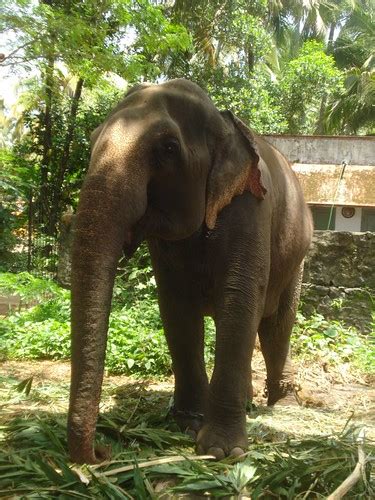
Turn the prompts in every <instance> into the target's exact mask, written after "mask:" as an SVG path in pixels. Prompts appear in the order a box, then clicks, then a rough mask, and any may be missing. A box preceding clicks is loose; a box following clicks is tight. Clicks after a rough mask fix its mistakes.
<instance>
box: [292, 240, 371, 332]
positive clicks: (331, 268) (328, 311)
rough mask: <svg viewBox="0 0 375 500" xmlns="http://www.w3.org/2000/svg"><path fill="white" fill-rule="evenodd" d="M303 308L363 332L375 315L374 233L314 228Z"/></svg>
mask: <svg viewBox="0 0 375 500" xmlns="http://www.w3.org/2000/svg"><path fill="white" fill-rule="evenodd" d="M301 307H302V311H303V312H304V313H305V314H311V313H312V312H313V310H316V311H317V312H318V313H321V314H322V315H323V316H325V317H326V318H329V319H339V320H341V321H344V322H345V323H347V324H349V325H352V326H355V327H357V328H358V329H359V330H360V331H363V332H364V333H369V332H371V331H373V320H372V315H374V314H375V233H349V232H339V231H314V237H313V243H312V245H311V249H310V251H309V254H308V256H307V258H306V261H305V271H304V277H303V288H302V306H301Z"/></svg>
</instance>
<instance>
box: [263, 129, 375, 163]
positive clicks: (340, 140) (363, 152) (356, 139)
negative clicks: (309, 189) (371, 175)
mask: <svg viewBox="0 0 375 500" xmlns="http://www.w3.org/2000/svg"><path fill="white" fill-rule="evenodd" d="M264 138H265V139H266V140H267V141H268V142H270V143H271V144H273V145H274V146H275V147H276V148H277V149H279V150H280V151H281V152H282V153H283V154H284V155H285V156H286V157H287V158H288V160H289V161H290V162H292V163H307V164H310V163H317V164H322V165H327V164H332V165H340V164H341V163H342V162H343V161H345V162H346V163H347V164H348V165H349V164H351V165H374V164H375V155H374V151H375V137H360V136H295V135H265V136H264Z"/></svg>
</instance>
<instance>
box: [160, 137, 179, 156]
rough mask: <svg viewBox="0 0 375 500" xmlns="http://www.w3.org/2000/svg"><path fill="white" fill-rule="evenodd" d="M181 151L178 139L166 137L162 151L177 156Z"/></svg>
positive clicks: (166, 154) (164, 153)
mask: <svg viewBox="0 0 375 500" xmlns="http://www.w3.org/2000/svg"><path fill="white" fill-rule="evenodd" d="M180 151H181V145H180V143H179V141H178V140H177V139H174V138H173V139H165V140H164V141H163V142H162V143H161V148H160V152H161V153H162V154H163V155H165V156H176V155H177V154H179V153H180Z"/></svg>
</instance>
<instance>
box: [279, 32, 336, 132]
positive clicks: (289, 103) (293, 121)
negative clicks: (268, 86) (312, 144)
mask: <svg viewBox="0 0 375 500" xmlns="http://www.w3.org/2000/svg"><path fill="white" fill-rule="evenodd" d="M341 86H342V75H341V72H340V71H339V70H338V69H337V68H336V67H335V62H334V59H333V57H332V56H329V55H327V54H325V52H324V47H323V44H322V43H319V42H316V41H308V42H305V44H304V45H303V47H302V48H301V50H300V52H299V54H298V56H297V57H296V58H295V59H292V60H291V61H290V62H289V63H288V64H287V65H286V67H285V69H284V71H283V73H282V78H281V79H280V98H281V104H282V110H283V114H284V116H285V117H286V120H287V122H288V129H287V131H288V132H289V133H291V134H297V133H302V134H314V133H316V131H317V128H318V125H319V120H322V116H321V114H322V113H324V107H323V108H322V106H323V105H324V102H325V101H326V100H327V99H329V98H331V96H333V95H334V94H335V93H337V92H338V91H339V89H340V88H341ZM322 103H323V104H322Z"/></svg>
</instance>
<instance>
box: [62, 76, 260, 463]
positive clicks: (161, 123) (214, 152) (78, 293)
mask: <svg viewBox="0 0 375 500" xmlns="http://www.w3.org/2000/svg"><path fill="white" fill-rule="evenodd" d="M92 139H93V144H92V155H91V162H90V167H89V170H88V173H87V176H86V179H85V182H84V185H83V188H82V191H81V196H80V202H79V207H78V211H77V215H76V220H75V227H74V243H73V253H72V384H71V395H70V408H69V420H68V443H69V451H70V455H71V458H72V459H73V460H74V461H76V462H88V463H90V462H91V463H92V462H95V461H96V460H97V459H98V458H99V457H97V456H96V454H95V451H94V447H93V443H94V434H95V426H96V420H97V415H98V407H99V399H100V393H101V385H102V379H103V370H104V357H105V346H106V339H107V328H108V317H109V310H110V304H111V296H112V288H113V282H114V277H115V272H116V266H117V263H118V259H119V257H120V256H121V253H122V252H123V251H125V253H126V254H128V255H130V254H131V253H132V252H133V251H134V250H135V249H136V248H137V246H138V245H139V243H140V242H141V241H142V240H143V239H145V238H155V237H156V238H161V239H168V240H179V239H183V238H187V237H189V236H190V235H192V234H193V233H194V232H196V231H197V230H199V229H200V228H201V227H202V225H204V224H205V225H206V226H207V227H208V228H210V229H212V228H213V227H214V226H215V221H216V217H217V215H218V213H219V212H220V210H221V209H222V208H223V207H224V206H226V205H227V204H229V203H230V201H231V199H232V198H233V196H235V195H237V194H241V193H242V192H243V191H244V190H246V189H248V190H249V191H251V192H252V193H253V194H254V195H255V196H256V197H258V198H262V197H263V194H264V192H265V189H264V187H263V186H262V183H261V179H260V171H259V168H258V155H257V153H256V151H255V149H254V138H253V136H252V134H251V132H250V131H249V129H247V127H245V125H244V124H243V123H242V122H240V121H239V120H238V119H237V118H236V117H234V116H233V115H232V114H231V113H230V112H223V113H220V112H219V111H217V109H216V108H215V106H214V105H213V103H212V101H211V100H210V99H209V98H208V97H207V95H206V94H205V93H204V92H203V91H202V90H201V89H200V88H199V87H198V86H197V85H195V84H193V83H191V82H188V81H186V80H174V81H170V82H167V83H163V84H161V85H140V86H137V87H135V88H133V89H132V90H131V91H130V92H129V93H128V94H127V95H126V97H125V99H124V100H123V101H122V102H121V103H120V104H119V105H118V106H117V107H116V108H115V109H114V110H113V111H112V113H111V114H110V115H109V117H108V118H107V119H106V121H105V122H104V123H103V124H102V125H101V126H100V127H99V128H98V129H97V130H96V131H95V132H94V133H93V138H92Z"/></svg>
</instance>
